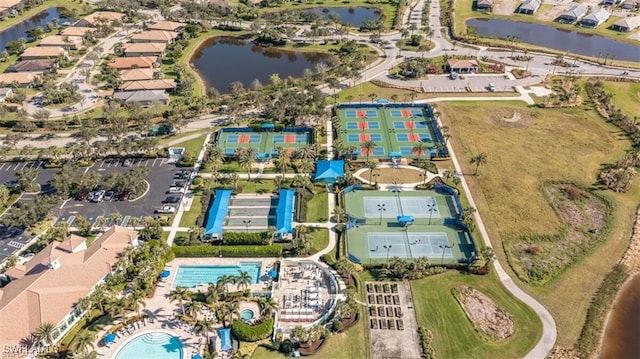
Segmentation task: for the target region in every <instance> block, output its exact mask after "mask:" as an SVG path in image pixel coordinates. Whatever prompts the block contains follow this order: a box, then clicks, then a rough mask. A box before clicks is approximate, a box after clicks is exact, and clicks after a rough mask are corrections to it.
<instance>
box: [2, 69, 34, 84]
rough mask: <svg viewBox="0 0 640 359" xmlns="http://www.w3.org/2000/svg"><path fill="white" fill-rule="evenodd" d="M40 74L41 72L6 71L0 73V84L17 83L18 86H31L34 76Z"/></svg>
mask: <svg viewBox="0 0 640 359" xmlns="http://www.w3.org/2000/svg"><path fill="white" fill-rule="evenodd" d="M40 75H42V72H6V73H2V74H0V85H3V84H4V85H7V86H11V85H18V87H31V86H33V84H34V82H35V80H36V77H38V76H40Z"/></svg>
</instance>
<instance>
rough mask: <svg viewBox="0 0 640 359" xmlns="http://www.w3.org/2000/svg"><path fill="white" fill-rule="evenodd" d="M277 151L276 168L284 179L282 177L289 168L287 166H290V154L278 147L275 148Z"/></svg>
mask: <svg viewBox="0 0 640 359" xmlns="http://www.w3.org/2000/svg"><path fill="white" fill-rule="evenodd" d="M277 151H278V158H276V161H275V162H276V167H277V168H279V169H280V171H282V176H283V177H284V175H285V174H286V173H287V169H288V168H289V166H291V153H290V152H289V151H288V150H286V149H284V148H282V147H278V148H277Z"/></svg>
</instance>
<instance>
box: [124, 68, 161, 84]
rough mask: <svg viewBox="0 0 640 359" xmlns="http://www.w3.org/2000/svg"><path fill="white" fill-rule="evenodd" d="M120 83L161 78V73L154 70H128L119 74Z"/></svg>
mask: <svg viewBox="0 0 640 359" xmlns="http://www.w3.org/2000/svg"><path fill="white" fill-rule="evenodd" d="M119 75H120V80H122V81H143V80H154V79H159V78H162V72H160V71H158V70H156V69H130V70H121V71H120V72H119Z"/></svg>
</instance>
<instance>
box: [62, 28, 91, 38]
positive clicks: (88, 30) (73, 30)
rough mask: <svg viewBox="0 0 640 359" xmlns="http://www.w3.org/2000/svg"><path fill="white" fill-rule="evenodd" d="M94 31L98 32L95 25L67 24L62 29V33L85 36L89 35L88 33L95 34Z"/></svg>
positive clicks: (64, 34) (63, 34)
mask: <svg viewBox="0 0 640 359" xmlns="http://www.w3.org/2000/svg"><path fill="white" fill-rule="evenodd" d="M94 32H96V29H95V28H93V27H84V26H67V27H65V28H64V29H62V31H60V35H62V36H82V37H85V36H87V34H93V33H94Z"/></svg>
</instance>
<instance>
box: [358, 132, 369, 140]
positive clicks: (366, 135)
mask: <svg viewBox="0 0 640 359" xmlns="http://www.w3.org/2000/svg"><path fill="white" fill-rule="evenodd" d="M366 141H371V135H370V134H368V133H361V134H360V142H366Z"/></svg>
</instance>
